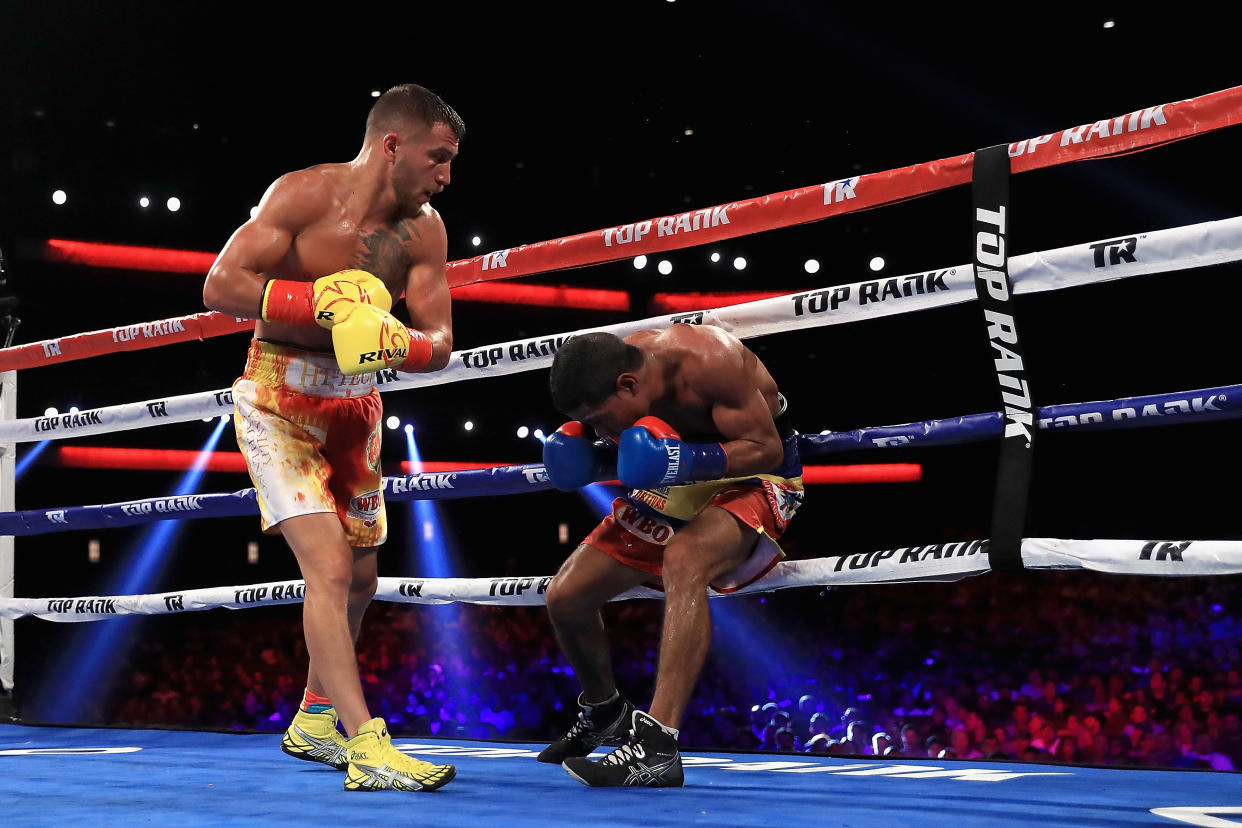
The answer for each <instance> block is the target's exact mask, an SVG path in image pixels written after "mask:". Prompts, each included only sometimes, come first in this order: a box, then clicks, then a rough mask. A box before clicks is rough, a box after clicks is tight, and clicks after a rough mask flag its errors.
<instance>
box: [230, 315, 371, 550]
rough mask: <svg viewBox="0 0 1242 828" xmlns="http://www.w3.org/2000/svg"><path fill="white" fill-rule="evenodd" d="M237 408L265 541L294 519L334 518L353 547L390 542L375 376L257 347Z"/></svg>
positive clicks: (236, 387) (314, 356) (256, 343)
mask: <svg viewBox="0 0 1242 828" xmlns="http://www.w3.org/2000/svg"><path fill="white" fill-rule="evenodd" d="M233 404H234V407H235V408H234V413H233V425H234V427H235V428H236V430H237V443H238V445H239V446H240V447H241V450H242V453H243V454H244V455H245V457H246V465H247V467H248V468H249V470H250V479H251V480H253V481H254V487H255V491H256V492H257V493H258V500H259V512H260V515H261V517H262V527H263V531H264V532H267V533H269V534H272V533H274V532H277V531H279V530H278V529H275V528H274V527H276V526H277V524H279V523H280V522H281V521H284V520H288V519H289V518H291V517H298V516H299V515H308V514H315V513H318V512H335V513H336V515H337V517H338V518H339V519H340V521H341V525H342V526H343V527H344V528H345V537H346V538H347V539H348V541H349V544H350V546H360V547H366V546H379V545H380V544H381V543H383V542H384V540H385V539H386V538H387V535H388V523H387V518H386V516H385V513H384V481H383V476H382V475H381V473H380V418H381V415H382V412H383V406H382V403H381V402H380V396H379V392H378V391H376V390H375V375H374V374H362V375H359V376H353V377H348V376H345V375H344V374H342V373H341V371H340V369H339V368H338V367H337V364H336V358H335V357H334V356H332V355H331V354H320V353H314V352H311V351H303V350H300V349H298V348H293V347H289V346H285V345H276V344H274V343H271V342H264V341H261V340H257V339H256V340H252V341H251V343H250V352H249V353H248V354H247V356H246V370H245V372H244V373H243V374H242V376H241V378H240V379H239V380H237V382H235V383H233Z"/></svg>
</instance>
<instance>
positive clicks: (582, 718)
mask: <svg viewBox="0 0 1242 828" xmlns="http://www.w3.org/2000/svg"><path fill="white" fill-rule="evenodd" d="M578 707H580V708H581V711H580V712H579V713H578V719H577V721H575V722H574V723H573V726H571V727H570V728H569V731H568V732H567V733H566V734H565V735H564V736H562V737H561V738H559V739H557V740H556V741H555V742H553V743H552V744H550V745H548V746H547V747H546V748H544V749H543V751H542V752H540V754H539V761H540V762H547V763H549V764H552V765H559V764H561V763H562V762H564V761H565V760H566V759H569V758H571V757H574V756H588V755H590V753H591V751H593V750H595V749H596V748H597V747H599V746H600V745H619V744H621V743H622V742H624V741H625V739H626V736H627V735H629V729H630V716H631V714H633V712H634V705H632V704H630V700H629V699H627V698H626V697H625V696H622V695H621V694H620V693H617V694H616V698H614V699H611V700H610V701H606V702H601V703H600V704H587V703H585V702H584V701H583V700H582V694H581V693H580V694H578Z"/></svg>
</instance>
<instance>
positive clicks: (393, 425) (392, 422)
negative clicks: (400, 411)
mask: <svg viewBox="0 0 1242 828" xmlns="http://www.w3.org/2000/svg"><path fill="white" fill-rule="evenodd" d="M384 425H386V426H388V430H389V431H396V430H397V426H399V425H401V421H400V420H399V419H397V417H396V415H393V416H391V417H389V418H388V419H387V420H384Z"/></svg>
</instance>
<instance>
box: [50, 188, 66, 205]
mask: <svg viewBox="0 0 1242 828" xmlns="http://www.w3.org/2000/svg"><path fill="white" fill-rule="evenodd" d="M68 200H69V196H68V195H67V194H66V193H65V191H64V190H57V191H56V192H54V193H52V203H53V204H64V203H65V202H66V201H68Z"/></svg>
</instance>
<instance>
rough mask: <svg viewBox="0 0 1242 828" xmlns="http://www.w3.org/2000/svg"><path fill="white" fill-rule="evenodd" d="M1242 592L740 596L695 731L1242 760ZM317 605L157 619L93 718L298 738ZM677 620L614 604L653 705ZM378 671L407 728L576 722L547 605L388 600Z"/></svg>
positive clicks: (391, 713)
mask: <svg viewBox="0 0 1242 828" xmlns="http://www.w3.org/2000/svg"><path fill="white" fill-rule="evenodd" d="M1240 595H1242V579H1238V578H1179V579H1153V578H1138V577H1128V576H1100V575H1092V574H1090V573H1078V572H1076V573H1028V574H1026V575H1022V576H1002V575H995V574H993V575H989V576H986V577H980V578H972V579H967V580H965V581H961V582H958V583H955V584H909V585H900V586H877V587H847V588H844V589H833V590H823V591H817V590H814V589H810V590H792V591H787V592H781V593H773V594H770V595H767V596H765V597H762V598H756V597H750V598H733V599H720V600H717V601H713V621H714V637H713V644H712V649H711V653H710V655H709V658H708V662H707V664H706V666H705V668H704V671H703V675H702V677H701V679H700V681H699V683H698V686H697V688H696V692H695V696H694V698H693V700H692V702H691V704H690V707H689V709H688V711H687V714H686V719H685V721H684V722H683V723H682V731H681V732H682V738H681V742H682V745H683V747H684V748H711V749H745V750H765V751H778V752H811V753H833V754H849V755H874V754H879V755H887V756H900V757H910V758H914V757H917V758H923V759H925V758H933V759H949V758H956V759H969V760H973V761H977V760H986V759H1012V760H1024V761H1050V762H1077V763H1089V764H1104V765H1142V766H1160V767H1198V768H1215V769H1232V768H1242V724H1240V722H1239V716H1240V715H1242V679H1240V678H1239V670H1240V668H1242V654H1240V645H1239V642H1240V641H1242V601H1239V600H1238V599H1239V597H1240ZM298 610H299V608H298V607H274V608H266V609H259V610H250V611H246V612H237V613H232V612H229V613H224V612H219V611H216V612H212V613H209V614H201V613H200V614H195V617H193V618H192V619H191V617H190V616H168V617H165V618H160V619H149V620H145V621H142V622H141V623H142V624H143V625H144V630H146V631H147V634H140V635H139V636H138V644H137V645H136V647H134V648H132V649H131V651H130V652H129V653H128V655H127V658H126V660H125V661H124V663H123V664H122V669H120V670H118V671H117V672H116V674H115V678H114V680H113V682H112V684H111V691H110V692H105V693H102V694H100V695H99V697H98V699H99V703H98V704H97V706H96V709H95V711H94V712H93V713H92V715H93V716H97V717H98V720H99V721H101V722H112V723H129V724H136V725H172V726H185V727H194V728H226V729H241V730H259V731H281V730H283V729H284V728H285V727H286V726H287V724H288V722H289V720H290V718H291V716H292V714H293V711H294V709H295V707H296V705H297V703H298V701H299V700H300V697H301V693H302V689H303V682H304V680H305V671H306V652H305V645H304V644H303V641H302V637H301V625H300V614H299V612H298ZM661 612H662V604H660V603H659V602H657V601H646V600H644V601H628V602H620V603H616V604H612V605H610V606H609V607H608V608H607V610H606V621H607V624H608V626H609V629H610V630H611V631H612V640H613V643H614V663H615V666H616V673H617V680H618V684H619V685H620V687H621V689H622V691H623V692H625V693H626V694H627V695H629V696H630V697H631V698H632V699H633V700H634V701H635V702H636V703H638V704H640V705H645V704H646V703H647V702H648V701H649V700H650V694H651V690H652V686H653V682H654V676H655V665H656V656H657V652H658V645H659V639H658V636H659V632H660V625H661ZM105 623H106V622H105ZM157 630H158V634H157V633H156V631H157ZM359 667H360V670H361V674H362V680H363V685H364V687H365V690H366V693H367V696H368V699H369V701H370V703H371V705H372V707H371V710H372V713H373V715H377V716H383V717H384V718H385V719H386V720H387V721H388V723H389V726H390V728H391V729H392V731H393V732H394V733H395V734H401V735H408V736H430V735H434V736H438V737H458V738H472V739H507V740H521V741H528V742H541V741H548V740H551V739H554V738H555V737H556V736H558V735H559V734H560V733H561V732H562V731H563V729H564V728H565V727H567V726H568V725H569V724H570V722H571V721H572V719H573V716H574V715H575V714H576V707H575V706H574V703H573V702H574V699H575V697H576V695H577V692H578V689H579V688H578V685H577V683H576V681H575V678H574V676H573V671H572V668H570V667H569V665H568V664H567V662H566V661H565V659H564V657H563V656H562V655H561V653H560V651H559V649H558V647H557V645H556V642H555V638H554V637H553V635H552V631H551V628H550V626H549V624H548V622H547V618H546V614H545V612H544V610H543V608H542V607H475V606H464V607H463V606H453V605H449V606H438V607H430V606H412V605H407V604H392V603H384V602H376V603H375V604H374V605H373V606H372V608H371V610H370V611H369V614H368V616H367V619H366V621H365V624H364V628H363V632H362V635H361V638H360V640H359Z"/></svg>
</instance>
